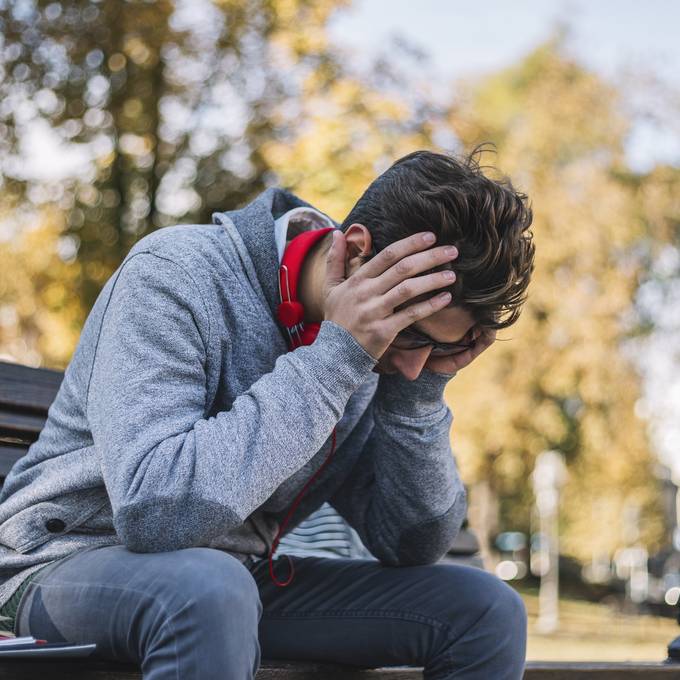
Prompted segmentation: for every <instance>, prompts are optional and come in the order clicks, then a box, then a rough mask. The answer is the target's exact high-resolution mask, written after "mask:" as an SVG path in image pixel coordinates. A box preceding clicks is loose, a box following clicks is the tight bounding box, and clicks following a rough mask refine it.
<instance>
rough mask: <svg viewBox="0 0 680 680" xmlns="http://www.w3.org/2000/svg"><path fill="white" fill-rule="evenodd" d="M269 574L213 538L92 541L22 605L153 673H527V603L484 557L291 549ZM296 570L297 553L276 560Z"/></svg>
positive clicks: (35, 627) (47, 627) (70, 637)
mask: <svg viewBox="0 0 680 680" xmlns="http://www.w3.org/2000/svg"><path fill="white" fill-rule="evenodd" d="M292 560H293V563H294V567H295V577H294V579H293V582H292V583H291V584H290V585H288V586H286V587H283V588H282V587H279V586H276V585H274V584H273V583H272V581H271V579H270V576H269V570H268V563H267V561H266V560H263V561H261V562H257V563H255V564H254V565H250V566H244V565H243V564H241V563H240V562H239V561H238V560H237V559H235V558H234V557H232V556H231V555H229V554H227V553H225V552H222V551H219V550H214V549H211V548H187V549H185V550H177V551H174V552H164V553H134V552H130V551H129V550H127V549H126V548H124V547H123V546H108V547H95V548H90V549H87V550H84V551H82V552H79V553H75V554H74V555H71V556H69V557H67V558H65V559H63V560H60V561H59V562H56V563H54V564H53V565H50V566H48V567H47V568H46V569H44V570H43V571H42V572H41V573H40V574H39V575H38V576H37V577H36V579H35V580H34V581H33V582H31V583H30V584H29V586H28V588H27V589H26V592H25V593H24V595H23V597H22V599H21V602H20V605H19V609H18V611H17V624H16V625H17V634H18V635H33V636H35V637H40V638H47V639H48V640H50V641H68V642H74V643H85V642H96V643H97V655H98V656H101V657H105V658H111V659H118V660H122V661H131V662H134V663H137V664H139V665H140V666H141V668H142V670H143V673H144V678H145V679H147V680H161V679H163V680H165V679H166V678H173V679H175V680H176V678H182V679H183V680H192V679H197V680H198V679H200V680H212V679H213V678H214V679H215V680H217V678H219V679H220V680H245V679H248V678H253V677H254V675H255V673H256V671H257V668H258V667H259V664H260V659H261V658H262V657H264V658H267V659H297V660H315V661H327V662H337V663H343V664H351V665H356V666H364V667H378V666H389V665H413V666H423V667H424V677H425V678H426V679H427V680H444V678H446V679H448V678H468V679H470V678H479V679H480V680H481V679H482V678H483V679H485V680H488V679H489V678H494V680H502V679H504V678H508V679H510V678H511V679H513V680H517V679H518V678H521V677H522V671H523V667H524V656H525V647H526V613H525V609H524V605H523V603H522V601H521V599H520V598H519V596H518V595H517V594H516V593H515V591H514V590H512V589H511V588H509V587H508V586H507V585H506V584H505V583H503V582H502V581H500V580H499V579H497V578H496V577H495V576H493V575H491V574H488V573H486V572H484V571H482V570H481V569H476V568H475V567H467V566H459V565H450V564H434V565H427V566H415V567H385V566H382V565H381V564H380V563H379V562H377V561H375V560H358V559H341V558H338V559H333V558H323V557H293V558H292ZM275 565H276V574H277V576H278V577H279V579H282V580H285V579H286V577H287V575H288V561H287V560H286V559H280V560H276V561H275Z"/></svg>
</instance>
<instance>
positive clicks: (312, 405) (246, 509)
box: [87, 252, 376, 552]
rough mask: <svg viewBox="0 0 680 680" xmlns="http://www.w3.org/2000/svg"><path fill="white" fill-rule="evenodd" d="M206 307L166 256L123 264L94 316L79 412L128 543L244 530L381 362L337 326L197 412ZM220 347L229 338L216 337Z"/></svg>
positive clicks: (143, 547) (140, 546)
mask: <svg viewBox="0 0 680 680" xmlns="http://www.w3.org/2000/svg"><path fill="white" fill-rule="evenodd" d="M209 327H210V316H209V311H208V309H207V308H206V306H205V304H204V302H203V300H202V298H201V296H200V292H199V289H198V287H197V286H196V285H195V283H194V281H193V280H192V279H191V277H190V276H189V274H188V273H187V271H185V269H184V268H183V267H182V266H181V265H180V264H178V263H177V262H175V261H173V260H169V259H166V258H165V257H161V256H159V255H156V254H153V253H148V252H141V253H138V254H135V255H133V256H132V257H130V258H129V259H128V260H126V262H125V263H124V264H123V265H122V267H121V269H120V271H119V272H118V276H117V279H116V280H115V282H114V284H113V290H112V292H111V294H110V299H109V302H108V306H107V308H106V311H105V313H104V316H103V321H102V325H101V329H100V333H99V340H98V344H97V347H96V351H95V357H94V361H93V367H92V374H91V378H90V382H89V388H88V401H87V415H88V419H89V423H90V427H91V430H92V437H93V440H94V446H95V450H96V451H97V453H98V455H99V457H100V460H101V466H102V471H103V476H104V483H105V485H106V488H107V492H108V494H109V497H110V499H111V505H112V509H113V521H114V526H115V528H116V531H117V533H118V535H119V537H120V538H121V540H122V541H123V543H124V544H125V545H126V546H127V547H128V548H129V549H130V550H133V551H136V552H156V551H168V550H178V549H180V548H185V547H191V546H195V545H207V544H208V543H209V541H210V540H211V539H213V538H215V537H217V536H219V535H222V534H223V533H224V531H225V530H227V529H229V528H230V527H233V526H237V525H240V524H241V523H242V522H243V521H244V520H245V519H246V518H247V517H248V516H249V515H250V514H251V513H252V512H253V511H254V510H255V509H256V508H258V507H259V506H260V505H261V504H262V503H263V502H264V501H265V500H266V499H267V498H268V497H269V496H270V495H271V494H272V493H273V492H274V491H275V489H276V488H277V487H278V486H279V485H280V484H281V483H282V482H283V481H284V480H285V479H287V478H288V477H290V476H291V475H292V474H293V473H295V472H296V471H297V470H298V469H300V468H301V467H302V466H303V465H304V464H305V463H306V462H307V461H308V460H309V459H311V458H312V457H313V456H314V454H316V453H317V451H319V449H320V448H322V446H323V445H324V444H325V443H326V441H327V440H328V439H329V437H330V435H331V433H332V430H333V427H334V426H335V424H336V423H337V421H338V420H339V418H340V417H341V415H342V413H343V411H344V408H345V405H346V403H347V400H348V399H349V397H350V396H351V394H352V393H353V392H354V391H355V390H356V388H357V387H358V386H359V385H360V384H361V383H362V382H364V381H365V380H366V378H367V377H368V375H369V374H370V371H371V369H372V368H373V366H374V365H375V363H376V360H375V359H374V358H373V357H372V356H371V355H370V354H369V353H367V352H366V351H365V350H364V349H363V347H362V346H361V345H360V344H359V343H358V342H357V341H356V340H355V339H354V337H353V336H352V335H351V334H350V333H349V332H348V331H346V330H345V329H344V328H342V327H341V326H339V325H337V324H335V323H333V322H330V321H324V322H323V323H322V324H321V329H320V332H319V335H318V336H317V339H316V341H315V342H314V343H313V344H312V345H308V346H305V347H300V348H298V349H296V350H295V351H293V352H288V353H286V354H284V355H281V356H280V357H278V359H277V361H276V363H275V366H274V369H273V370H272V371H271V372H270V373H267V374H265V375H263V376H261V377H260V379H259V380H257V381H255V382H254V383H253V384H252V385H251V386H250V388H249V389H248V390H247V391H246V392H244V393H243V394H241V395H239V396H238V397H237V398H236V399H235V400H234V402H233V404H232V406H231V408H230V409H229V410H228V411H222V412H219V413H217V414H216V415H215V416H211V417H206V414H207V413H208V411H209V405H208V404H207V403H206V401H207V391H206V361H207V352H206V345H207V343H208V338H209V332H210V331H209ZM220 341H223V342H228V341H229V339H228V338H220Z"/></svg>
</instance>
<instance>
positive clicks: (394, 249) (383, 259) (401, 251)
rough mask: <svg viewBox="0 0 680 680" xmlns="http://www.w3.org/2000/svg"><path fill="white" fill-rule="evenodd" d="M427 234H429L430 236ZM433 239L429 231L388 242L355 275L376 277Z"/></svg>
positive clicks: (430, 245)
mask: <svg viewBox="0 0 680 680" xmlns="http://www.w3.org/2000/svg"><path fill="white" fill-rule="evenodd" d="M427 234H430V237H428V236H427ZM435 240H436V237H435V235H434V234H432V233H431V232H418V233H417V234H413V235H411V236H408V237H406V238H403V239H401V240H399V241H395V242H394V243H390V245H388V246H387V247H385V248H383V249H382V250H381V251H380V252H379V253H378V254H377V255H376V256H375V257H374V258H372V259H371V260H369V261H368V262H367V263H366V264H364V265H363V266H362V267H361V269H360V270H359V271H357V273H356V275H359V276H360V278H376V277H378V276H380V274H382V273H383V272H384V271H386V270H387V269H388V268H389V267H391V266H392V265H394V264H396V263H397V262H399V261H400V260H401V259H403V258H404V257H406V256H407V255H411V254H412V253H417V252H419V251H421V250H426V249H427V248H431V247H432V246H433V245H434V242H435Z"/></svg>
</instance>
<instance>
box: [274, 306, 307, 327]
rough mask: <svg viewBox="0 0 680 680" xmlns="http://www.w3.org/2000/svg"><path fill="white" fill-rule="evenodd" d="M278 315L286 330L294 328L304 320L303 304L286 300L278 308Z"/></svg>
mask: <svg viewBox="0 0 680 680" xmlns="http://www.w3.org/2000/svg"><path fill="white" fill-rule="evenodd" d="M276 315H277V316H278V317H279V321H280V322H281V323H282V324H283V325H284V326H286V328H292V327H293V326H296V325H297V324H299V323H300V322H301V321H302V319H304V316H305V309H304V307H303V306H302V303H301V302H298V301H297V300H286V301H284V302H281V303H279V306H278V307H277V308H276Z"/></svg>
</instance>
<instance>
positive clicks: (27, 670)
mask: <svg viewBox="0 0 680 680" xmlns="http://www.w3.org/2000/svg"><path fill="white" fill-rule="evenodd" d="M62 379H63V373H60V372H59V371H52V370H48V369H42V368H41V369H36V368H29V367H27V366H20V365H17V364H10V363H6V362H0V483H1V482H2V481H4V478H5V476H6V475H7V473H8V472H9V470H10V469H11V467H12V465H14V463H15V462H16V461H17V460H18V459H19V458H20V457H21V456H23V455H24V454H25V453H26V451H27V450H28V447H29V446H30V445H31V444H32V443H33V442H34V441H35V440H36V439H37V438H38V435H39V434H40V431H41V430H42V428H43V425H44V423H45V420H46V418H47V411H48V409H49V407H50V404H51V403H52V401H53V400H54V397H55V396H56V393H57V391H58V390H59V386H60V384H61V381H62ZM454 553H455V550H454ZM422 677H423V675H422V669H419V668H409V667H399V668H396V667H393V668H378V669H357V668H355V667H350V666H337V665H334V666H329V665H326V664H317V663H307V662H304V663H303V662H300V663H290V662H285V661H281V662H278V661H271V660H263V662H262V665H261V667H260V670H259V672H258V674H257V680H421V679H422ZM524 677H525V680H581V679H584V680H585V679H588V680H615V679H617V680H618V679H619V678H624V679H628V678H639V679H640V680H643V679H644V680H657V678H659V679H661V678H671V677H676V678H680V664H677V665H673V664H670V665H668V664H662V663H656V664H643V663H619V664H617V663H587V662H584V663H544V662H533V663H529V664H528V665H527V670H526V673H525V676H524ZM35 678H48V679H49V680H141V678H142V674H141V672H140V670H139V668H138V667H136V666H134V665H131V664H123V663H118V662H114V661H105V660H98V659H78V660H67V659H64V660H58V659H50V660H47V659H46V660H44V661H34V660H30V661H29V660H9V659H2V660H1V661H0V680H34V679H35ZM489 680H493V679H489Z"/></svg>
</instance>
